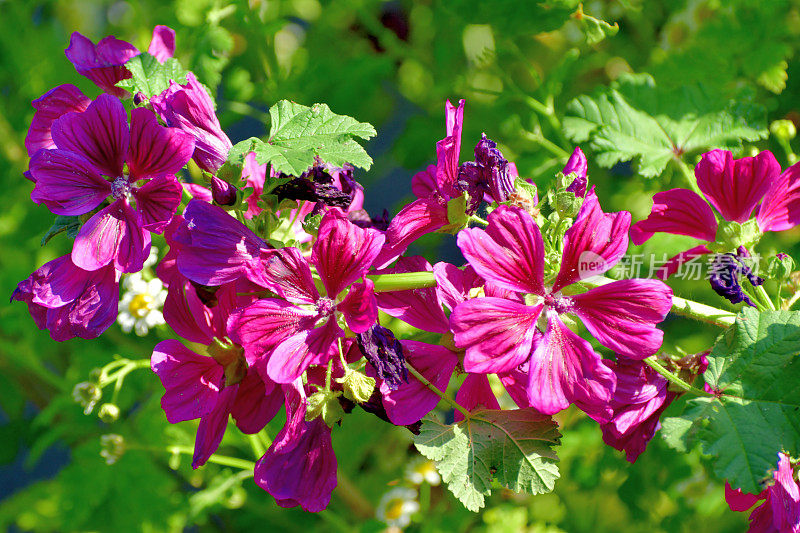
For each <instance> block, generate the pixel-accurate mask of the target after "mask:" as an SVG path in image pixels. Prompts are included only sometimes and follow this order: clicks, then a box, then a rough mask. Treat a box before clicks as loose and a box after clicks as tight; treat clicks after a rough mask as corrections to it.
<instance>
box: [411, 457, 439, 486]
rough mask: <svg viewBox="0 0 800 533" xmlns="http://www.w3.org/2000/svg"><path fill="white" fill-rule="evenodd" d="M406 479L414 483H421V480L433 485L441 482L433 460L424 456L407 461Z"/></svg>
mask: <svg viewBox="0 0 800 533" xmlns="http://www.w3.org/2000/svg"><path fill="white" fill-rule="evenodd" d="M406 479H407V480H408V481H410V482H411V483H413V484H414V485H422V483H423V482H428V484H430V485H433V486H434V487H435V486H437V485H438V484H439V483H441V482H442V478H441V477H440V476H439V472H437V471H436V465H435V464H434V463H433V461H431V460H429V459H425V458H424V457H417V458H416V459H414V460H413V461H411V462H409V463H408V466H407V467H406Z"/></svg>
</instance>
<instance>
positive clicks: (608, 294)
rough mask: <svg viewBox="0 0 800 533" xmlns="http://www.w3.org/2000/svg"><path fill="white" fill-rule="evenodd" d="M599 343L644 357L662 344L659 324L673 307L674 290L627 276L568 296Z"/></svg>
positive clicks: (627, 355)
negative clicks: (627, 277) (657, 325)
mask: <svg viewBox="0 0 800 533" xmlns="http://www.w3.org/2000/svg"><path fill="white" fill-rule="evenodd" d="M569 298H570V299H571V301H572V302H573V304H574V308H573V309H572V311H573V312H574V313H575V314H576V315H578V316H579V317H580V319H581V320H582V321H583V324H584V325H585V326H586V329H588V330H589V333H591V334H592V335H593V336H594V337H595V338H596V339H597V340H598V341H600V344H602V345H603V346H605V347H606V348H609V349H611V350H613V351H614V352H616V353H618V354H619V355H620V356H623V357H631V358H634V359H644V358H645V357H648V356H650V355H653V354H654V353H656V352H657V351H658V349H659V348H660V347H661V342H662V340H663V338H664V332H663V331H661V330H659V329H657V328H656V324H658V323H659V322H661V321H662V320H664V318H665V317H666V316H667V313H669V310H670V307H672V289H670V288H669V287H668V286H667V285H665V284H664V283H663V282H661V281H658V280H655V279H624V280H619V281H614V282H612V283H609V284H607V285H602V286H600V287H595V288H593V289H590V290H589V291H587V292H585V293H583V294H578V295H575V296H570V297H569Z"/></svg>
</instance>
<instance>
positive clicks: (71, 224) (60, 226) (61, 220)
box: [42, 215, 81, 246]
mask: <svg viewBox="0 0 800 533" xmlns="http://www.w3.org/2000/svg"><path fill="white" fill-rule="evenodd" d="M80 229H81V219H80V218H79V217H68V216H64V215H57V216H56V218H55V220H54V221H53V225H52V226H50V229H48V230H47V233H45V234H44V237H42V246H44V245H45V244H47V243H48V242H50V239H52V238H53V237H55V236H56V235H58V234H59V233H64V232H66V234H67V236H68V237H69V238H70V239H74V238H75V237H76V236H77V235H78V231H79V230H80Z"/></svg>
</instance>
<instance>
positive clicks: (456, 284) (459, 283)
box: [433, 262, 484, 311]
mask: <svg viewBox="0 0 800 533" xmlns="http://www.w3.org/2000/svg"><path fill="white" fill-rule="evenodd" d="M433 276H434V278H436V292H437V293H438V294H439V298H441V301H442V303H444V305H446V306H447V308H448V309H450V310H451V311H452V310H453V309H455V308H456V306H457V305H458V304H460V303H461V302H463V301H465V300H467V299H469V298H470V294H469V293H470V291H471V290H472V289H476V288H478V287H482V286H483V284H484V281H483V278H481V277H480V276H478V274H477V273H476V272H475V269H473V268H472V267H471V266H470V265H467V266H465V267H464V268H458V267H456V266H455V265H451V264H450V263H443V262H439V263H436V264H435V265H433Z"/></svg>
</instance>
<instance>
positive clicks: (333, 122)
mask: <svg viewBox="0 0 800 533" xmlns="http://www.w3.org/2000/svg"><path fill="white" fill-rule="evenodd" d="M269 113H270V118H271V122H272V125H271V128H270V133H269V139H268V140H267V141H266V142H265V141H262V140H261V139H257V138H255V137H252V138H250V139H247V140H245V141H242V142H241V143H238V144H237V145H236V146H234V147H233V148H232V149H231V151H230V154H229V160H234V159H241V158H242V157H243V156H244V154H246V153H247V152H250V151H253V152H255V153H256V160H257V161H258V162H259V163H260V164H264V163H270V164H271V165H272V168H273V169H274V170H276V171H277V172H284V173H286V174H290V175H293V176H299V175H300V174H302V173H303V172H305V171H306V170H308V168H309V167H310V166H312V165H313V164H314V162H315V159H316V158H317V157H319V158H320V159H321V160H322V161H324V162H326V163H329V164H331V165H335V166H343V165H344V164H345V163H350V164H352V165H354V166H357V167H361V168H364V169H369V167H370V166H371V165H372V158H371V157H370V156H369V155H368V154H367V152H366V150H364V148H363V147H362V146H361V145H360V144H358V142H356V140H355V139H356V138H360V139H369V138H371V137H374V136H375V133H376V132H375V128H374V127H372V125H371V124H368V123H366V122H358V121H357V120H356V119H354V118H351V117H348V116H345V115H337V114H335V113H334V112H332V111H331V110H330V108H329V107H328V106H327V105H325V104H314V105H313V106H311V107H308V106H304V105H301V104H297V103H295V102H290V101H288V100H281V101H280V102H278V103H277V104H275V105H274V106H272V107H271V108H270V110H269Z"/></svg>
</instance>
